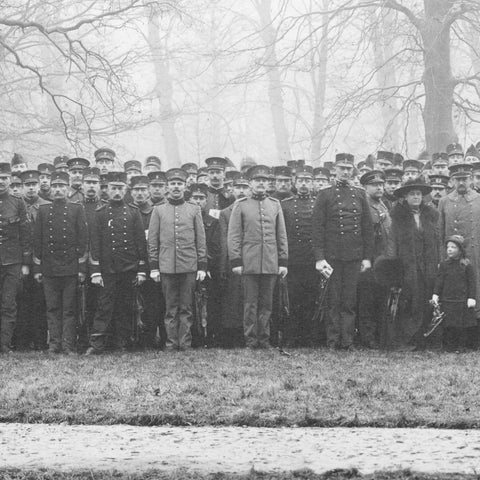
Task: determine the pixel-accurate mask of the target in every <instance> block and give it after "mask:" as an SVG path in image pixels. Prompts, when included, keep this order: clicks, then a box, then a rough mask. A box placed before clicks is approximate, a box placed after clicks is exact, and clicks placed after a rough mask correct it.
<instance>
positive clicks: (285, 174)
mask: <svg viewBox="0 0 480 480" xmlns="http://www.w3.org/2000/svg"><path fill="white" fill-rule="evenodd" d="M293 161H295V160H293ZM287 163H288V162H287ZM293 168H296V167H293ZM272 172H273V174H274V175H275V177H276V178H286V179H290V178H292V167H289V166H284V165H280V166H276V167H273V169H272Z"/></svg>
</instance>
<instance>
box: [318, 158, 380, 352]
mask: <svg viewBox="0 0 480 480" xmlns="http://www.w3.org/2000/svg"><path fill="white" fill-rule="evenodd" d="M339 155H341V154H339ZM312 221H313V234H312V240H313V252H314V259H315V261H319V260H326V261H327V262H328V263H329V264H330V266H331V267H332V268H333V274H332V277H331V278H330V282H329V286H328V308H329V316H328V321H327V328H326V333H327V345H328V346H329V347H331V348H333V347H342V348H350V347H351V346H352V345H353V337H354V333H355V307H356V296H357V295H356V293H357V283H358V274H359V273H360V265H361V261H362V260H363V259H371V258H372V255H373V243H374V235H373V225H372V219H371V216H370V208H369V206H368V203H367V199H366V196H365V191H364V190H362V189H360V188H357V187H353V186H351V185H350V184H349V183H348V182H340V181H336V183H335V185H333V186H331V187H328V188H326V189H323V190H320V192H319V193H318V197H317V200H316V202H315V206H314V209H313V214H312Z"/></svg>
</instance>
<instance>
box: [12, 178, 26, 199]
mask: <svg viewBox="0 0 480 480" xmlns="http://www.w3.org/2000/svg"><path fill="white" fill-rule="evenodd" d="M9 191H10V195H12V197H17V198H23V180H22V177H21V172H18V173H12V176H11V177H10V189H9Z"/></svg>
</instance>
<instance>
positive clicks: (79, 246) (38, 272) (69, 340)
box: [33, 172, 88, 354]
mask: <svg viewBox="0 0 480 480" xmlns="http://www.w3.org/2000/svg"><path fill="white" fill-rule="evenodd" d="M68 184H69V178H68V174H66V173H64V172H54V173H53V174H52V180H51V185H52V193H53V202H51V203H47V204H44V205H41V206H40V208H39V210H38V217H37V221H36V222H35V225H34V245H33V255H34V257H33V258H34V277H35V280H36V281H37V282H39V283H42V284H43V287H44V291H45V300H46V303H47V321H48V332H49V352H50V353H60V352H62V351H63V353H66V354H72V353H76V340H77V283H78V282H79V281H80V282H83V281H85V272H86V262H87V242H88V234H87V223H86V220H85V211H84V209H83V205H80V204H77V203H72V202H68V201H67V192H68Z"/></svg>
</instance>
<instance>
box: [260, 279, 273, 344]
mask: <svg viewBox="0 0 480 480" xmlns="http://www.w3.org/2000/svg"><path fill="white" fill-rule="evenodd" d="M259 277H260V279H259V280H260V281H259V287H260V288H259V293H258V307H257V339H258V346H259V347H263V348H266V347H268V346H269V345H270V343H269V339H270V316H271V314H272V296H273V289H274V288H275V284H276V283H277V275H259Z"/></svg>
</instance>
